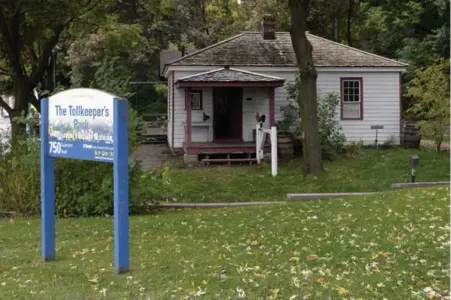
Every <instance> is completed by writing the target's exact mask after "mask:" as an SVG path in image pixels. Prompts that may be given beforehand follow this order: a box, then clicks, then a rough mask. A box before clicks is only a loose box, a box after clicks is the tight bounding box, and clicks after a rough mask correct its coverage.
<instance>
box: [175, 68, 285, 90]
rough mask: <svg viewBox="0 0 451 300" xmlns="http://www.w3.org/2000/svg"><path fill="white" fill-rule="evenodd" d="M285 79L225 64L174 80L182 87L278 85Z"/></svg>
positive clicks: (281, 84)
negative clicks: (218, 67) (222, 66)
mask: <svg viewBox="0 0 451 300" xmlns="http://www.w3.org/2000/svg"><path fill="white" fill-rule="evenodd" d="M284 82H285V79H283V78H279V77H274V76H269V75H265V74H260V73H255V72H249V71H245V70H239V69H231V68H228V67H227V66H226V67H224V68H221V69H217V70H213V71H208V72H203V73H199V74H195V75H191V76H187V77H183V78H180V79H179V80H177V81H176V85H177V87H179V88H182V87H245V86H251V87H280V86H283V84H284Z"/></svg>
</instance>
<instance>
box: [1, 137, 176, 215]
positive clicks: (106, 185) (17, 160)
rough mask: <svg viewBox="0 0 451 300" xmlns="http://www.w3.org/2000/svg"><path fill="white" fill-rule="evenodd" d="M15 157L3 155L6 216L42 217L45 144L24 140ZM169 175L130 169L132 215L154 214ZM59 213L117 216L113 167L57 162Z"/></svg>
mask: <svg viewBox="0 0 451 300" xmlns="http://www.w3.org/2000/svg"><path fill="white" fill-rule="evenodd" d="M19 142H20V143H21V147H20V148H18V149H19V150H18V151H15V152H14V153H10V152H9V153H5V152H3V153H1V152H0V178H2V180H1V181H0V195H1V197H0V212H8V211H14V212H16V213H18V214H25V215H36V214H38V213H39V211H40V201H41V199H40V163H39V153H40V147H39V142H38V141H36V140H32V139H28V140H21V141H19ZM163 176H164V172H163V173H162V172H159V171H158V172H150V173H143V172H142V171H141V169H140V166H139V164H133V165H130V166H129V193H130V195H129V201H130V213H132V214H139V213H143V212H146V211H149V209H150V208H151V205H152V204H153V203H155V202H156V201H158V200H161V197H162V196H161V195H162V194H164V192H165V188H166V187H167V185H165V184H164V182H165V181H164V177H163ZM55 185H56V194H55V196H56V214H57V215H58V216H61V217H68V216H94V215H105V214H109V215H111V214H113V168H112V165H111V164H106V163H99V162H89V161H79V160H70V159H57V160H56V166H55Z"/></svg>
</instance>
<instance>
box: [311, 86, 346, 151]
mask: <svg viewBox="0 0 451 300" xmlns="http://www.w3.org/2000/svg"><path fill="white" fill-rule="evenodd" d="M339 103H340V99H339V97H338V94H337V93H328V94H326V95H325V96H324V99H322V100H320V101H318V127H319V128H318V129H319V135H320V140H321V147H322V149H321V151H322V155H323V158H324V159H329V160H333V159H336V158H337V157H338V156H339V155H340V154H342V153H344V150H345V144H346V137H345V135H344V134H343V131H342V128H341V126H340V123H339V122H338V120H337V118H336V117H335V115H336V109H337V106H338V104H339Z"/></svg>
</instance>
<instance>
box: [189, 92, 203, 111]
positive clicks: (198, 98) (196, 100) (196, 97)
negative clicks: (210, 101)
mask: <svg viewBox="0 0 451 300" xmlns="http://www.w3.org/2000/svg"><path fill="white" fill-rule="evenodd" d="M191 109H192V110H200V109H202V91H191Z"/></svg>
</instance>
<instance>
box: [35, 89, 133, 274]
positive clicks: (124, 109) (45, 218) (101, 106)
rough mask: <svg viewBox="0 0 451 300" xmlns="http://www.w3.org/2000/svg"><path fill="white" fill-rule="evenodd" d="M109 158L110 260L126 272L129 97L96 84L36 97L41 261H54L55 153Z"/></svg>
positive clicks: (107, 160)
mask: <svg viewBox="0 0 451 300" xmlns="http://www.w3.org/2000/svg"><path fill="white" fill-rule="evenodd" d="M56 157H60V158H72V159H81V160H91V161H102V162H109V163H113V170H114V263H115V267H116V270H117V272H118V273H126V272H128V271H129V264H130V254H129V252H130V250H129V220H128V102H127V101H126V100H121V99H118V98H117V97H115V96H114V95H111V94H109V93H106V92H102V91H99V90H95V89H71V90H67V91H63V92H60V93H58V94H55V95H53V96H51V97H50V98H49V99H43V100H41V219H42V220H41V245H42V261H43V262H48V261H53V260H55V174H54V173H55V158H56Z"/></svg>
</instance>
